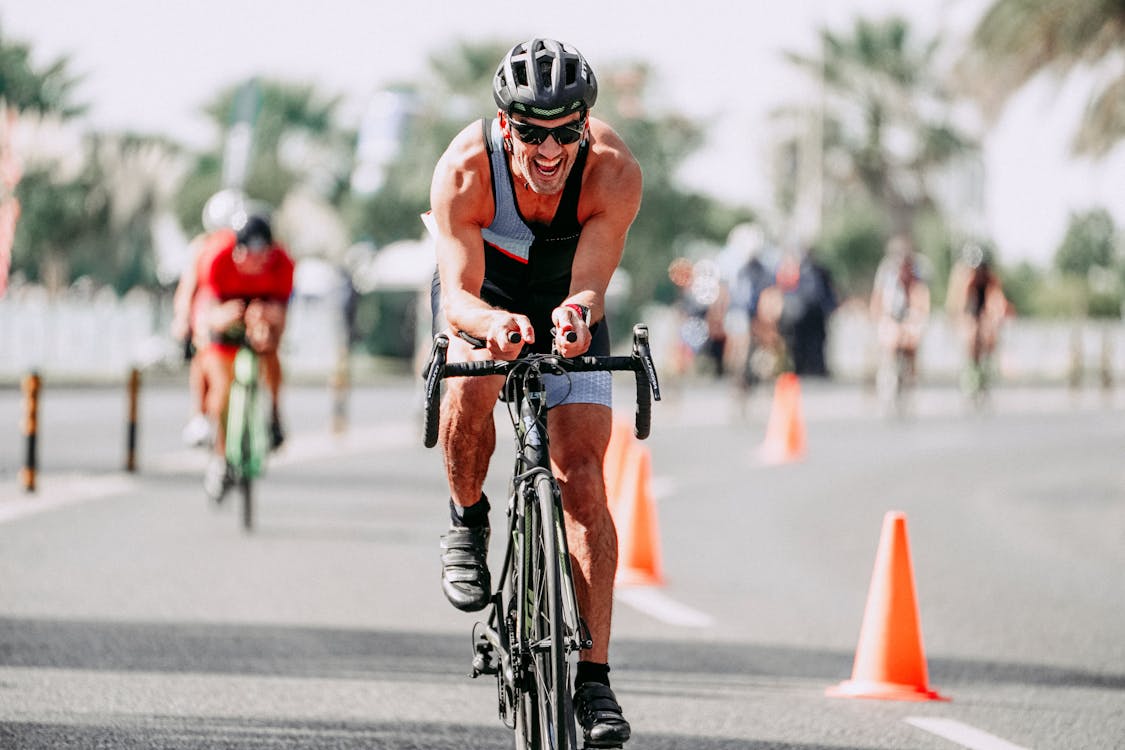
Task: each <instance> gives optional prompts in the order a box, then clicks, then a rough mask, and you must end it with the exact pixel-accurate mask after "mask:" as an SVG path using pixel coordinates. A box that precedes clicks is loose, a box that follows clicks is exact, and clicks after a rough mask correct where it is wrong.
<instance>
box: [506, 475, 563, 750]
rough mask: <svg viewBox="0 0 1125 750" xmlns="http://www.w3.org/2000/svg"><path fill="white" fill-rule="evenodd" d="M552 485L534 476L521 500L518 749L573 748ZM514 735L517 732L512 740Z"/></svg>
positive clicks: (557, 526) (546, 478) (543, 477)
mask: <svg viewBox="0 0 1125 750" xmlns="http://www.w3.org/2000/svg"><path fill="white" fill-rule="evenodd" d="M556 487H557V485H556V484H555V481H554V479H553V478H552V477H549V476H540V477H539V478H538V479H536V481H535V488H534V497H531V498H528V504H527V505H528V511H529V512H528V518H527V519H526V521H525V529H526V534H527V544H526V545H525V549H526V550H527V552H528V555H529V557H528V559H527V560H526V561H525V564H524V565H523V570H524V572H525V574H526V575H527V579H526V585H525V586H524V587H522V588H523V591H524V596H525V597H526V598H525V599H524V607H523V616H524V622H523V623H521V625H520V630H521V633H522V635H523V643H524V645H525V646H526V647H527V648H528V649H530V654H529V662H528V669H527V682H526V684H525V686H524V690H523V692H522V699H521V704H522V705H521V706H520V712H519V714H520V719H521V720H522V721H523V722H524V724H525V728H526V729H527V730H529V731H526V732H524V733H523V734H524V737H523V741H524V743H525V744H523V745H522V746H521V750H522V748H535V750H570V749H571V748H574V746H575V745H574V737H575V732H574V709H573V706H572V705H571V696H570V674H569V669H568V661H567V651H566V642H565V636H566V630H565V628H564V626H563V622H564V617H563V604H562V589H561V577H562V576H561V571H560V565H561V559H560V558H559V544H558V541H559V540H558V537H557V536H556V534H558V533H562V532H561V531H560V530H561V528H562V526H561V519H556V513H557V505H556V499H555V498H556V496H557V489H556ZM529 489H530V488H529ZM532 507H534V512H532V510H531V509H532ZM556 520H558V521H559V523H556ZM519 736H520V733H519V731H518V730H517V740H518V739H519Z"/></svg>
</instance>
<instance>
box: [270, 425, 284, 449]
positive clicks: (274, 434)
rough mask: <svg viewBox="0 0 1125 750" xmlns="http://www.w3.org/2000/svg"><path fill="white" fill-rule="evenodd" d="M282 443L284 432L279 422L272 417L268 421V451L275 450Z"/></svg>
mask: <svg viewBox="0 0 1125 750" xmlns="http://www.w3.org/2000/svg"><path fill="white" fill-rule="evenodd" d="M284 442H285V431H284V430H283V429H281V420H280V419H278V418H276V417H274V418H273V419H271V420H270V450H271V451H275V450H277V449H278V448H280V447H281V444H282V443H284Z"/></svg>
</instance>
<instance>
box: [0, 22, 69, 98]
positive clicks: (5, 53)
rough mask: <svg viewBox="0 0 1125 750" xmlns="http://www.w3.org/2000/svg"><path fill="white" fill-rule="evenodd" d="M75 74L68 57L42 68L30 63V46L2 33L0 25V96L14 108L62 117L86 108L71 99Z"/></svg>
mask: <svg viewBox="0 0 1125 750" xmlns="http://www.w3.org/2000/svg"><path fill="white" fill-rule="evenodd" d="M79 80H80V79H79V78H78V77H76V76H75V75H74V74H72V73H71V71H70V60H69V59H68V58H66V57H60V58H58V59H56V60H54V61H53V62H50V63H48V64H47V66H46V67H44V68H42V69H36V68H35V67H33V66H32V63H31V47H30V46H29V45H28V44H25V43H23V42H14V41H10V40H8V39H7V38H5V37H4V33H3V27H2V26H0V99H2V100H3V101H4V102H6V103H7V105H8V106H9V107H12V108H14V109H15V110H16V111H18V112H37V113H39V114H44V115H56V116H58V117H61V118H63V119H67V118H70V117H75V116H77V115H80V114H82V113H83V112H85V111H86V106H85V105H83V104H78V103H76V102H75V101H74V91H75V88H76V87H77V85H78V83H79Z"/></svg>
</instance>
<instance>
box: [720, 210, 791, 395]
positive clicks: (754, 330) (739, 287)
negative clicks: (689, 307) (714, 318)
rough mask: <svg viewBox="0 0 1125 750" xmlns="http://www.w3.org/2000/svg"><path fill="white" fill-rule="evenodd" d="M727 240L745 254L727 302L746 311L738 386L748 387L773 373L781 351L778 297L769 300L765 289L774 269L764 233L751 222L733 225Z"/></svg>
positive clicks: (769, 283)
mask: <svg viewBox="0 0 1125 750" xmlns="http://www.w3.org/2000/svg"><path fill="white" fill-rule="evenodd" d="M727 244H728V245H729V246H732V247H737V248H739V249H740V250H741V252H742V253H743V254H744V256H745V261H744V262H743V263H742V265H741V266H740V267H739V268H738V270H737V271H736V273H735V277H734V283H733V285H732V290H731V306H732V307H734V308H737V309H738V310H740V311H742V312H744V314H745V315H746V320H747V342H746V351H745V356H744V364H743V367H742V372H741V373H740V377H739V382H738V387H739V389H740V390H746V391H748V390H750V389H752V388H753V387H754V386H756V385H757V384H758V383H760V382H761V381H762V380H764V379H766V378H771V377H773V376H774V375H775V374H776V373H777V370H778V361H779V359H780V357H781V354H782V352H781V341H780V339H779V337H778V333H777V319H778V317H779V315H780V309H779V304H780V299H779V298H778V299H774V300H772V302H773V304H771V294H770V292H769V290H770V289H771V288H773V286H774V275H775V273H776V269H775V268H774V264H773V263H772V261H771V259H770V258H769V257H768V254H769V247H768V246H767V244H766V241H765V237H764V236H763V235H762V232H761V230H760V229H758V228H757V227H755V226H753V225H751V224H741V225H739V226H737V227H735V228H734V229H732V230H731V233H730V236H729V237H728V240H727ZM763 296H764V299H765V303H764V304H763Z"/></svg>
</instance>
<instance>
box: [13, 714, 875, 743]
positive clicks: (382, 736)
mask: <svg viewBox="0 0 1125 750" xmlns="http://www.w3.org/2000/svg"><path fill="white" fill-rule="evenodd" d="M8 743H15V744H8ZM632 744H636V745H643V747H644V748H645V749H646V750H682V748H685V747H691V748H693V750H863V748H859V747H854V746H843V745H819V744H818V745H809V744H797V743H780V744H779V743H777V742H776V741H769V742H754V741H749V742H748V741H746V740H733V739H713V738H701V737H685V736H681V735H660V734H644V735H641V734H638V735H636V736H635V737H634V738H633V742H632ZM0 746H3V747H15V748H20V750H56V749H57V748H63V747H112V748H114V750H133V749H134V748H138V749H139V748H144V750H150V748H153V747H159V748H163V749H164V750H214V748H219V747H221V748H224V749H225V750H276V748H280V747H284V748H286V749H287V750H314V749H315V750H323V749H324V748H333V750H360V749H361V748H362V749H363V750H447V749H448V750H466V748H471V749H472V750H501V748H503V749H505V750H507V749H508V748H511V746H512V735H511V733H510V732H508V731H507V730H506V729H504V728H503V727H502V726H497V727H496V728H482V727H470V726H459V725H456V724H431V723H427V724H417V723H415V724H412V723H395V724H378V723H362V722H315V721H263V720H261V719H252V718H247V719H227V718H224V719H216V718H211V717H153V718H146V719H143V720H140V721H138V720H137V719H136V718H135V717H106V718H105V719H104V721H103V722H100V723H84V724H44V723H7V724H0Z"/></svg>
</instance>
